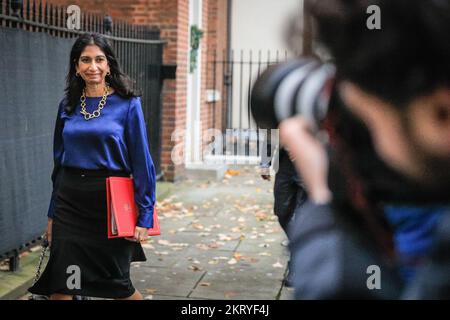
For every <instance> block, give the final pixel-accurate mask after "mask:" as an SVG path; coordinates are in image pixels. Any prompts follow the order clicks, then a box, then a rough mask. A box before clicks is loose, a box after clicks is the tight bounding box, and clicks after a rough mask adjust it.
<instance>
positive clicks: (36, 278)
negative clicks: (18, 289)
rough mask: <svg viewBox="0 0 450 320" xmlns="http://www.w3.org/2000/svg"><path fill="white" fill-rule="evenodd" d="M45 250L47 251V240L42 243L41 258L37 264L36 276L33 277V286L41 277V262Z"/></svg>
mask: <svg viewBox="0 0 450 320" xmlns="http://www.w3.org/2000/svg"><path fill="white" fill-rule="evenodd" d="M47 249H48V241H47V239H45V240H44V242H43V243H42V250H41V256H40V257H39V264H38V267H37V270H36V274H35V276H34V280H33V285H34V284H35V283H36V282H37V281H38V280H39V277H40V276H41V268H42V262H43V261H44V258H45V253H46V252H47Z"/></svg>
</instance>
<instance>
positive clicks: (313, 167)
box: [279, 116, 332, 204]
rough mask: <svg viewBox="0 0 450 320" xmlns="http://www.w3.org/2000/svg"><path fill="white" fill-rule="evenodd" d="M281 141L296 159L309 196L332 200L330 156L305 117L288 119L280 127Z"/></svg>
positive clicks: (327, 200)
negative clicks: (329, 174) (312, 131)
mask: <svg viewBox="0 0 450 320" xmlns="http://www.w3.org/2000/svg"><path fill="white" fill-rule="evenodd" d="M279 129H280V143H281V144H282V145H283V146H284V147H285V148H287V149H288V150H289V154H290V157H293V158H294V159H295V162H294V164H295V167H296V169H297V172H298V173H299V174H300V176H301V177H302V179H303V181H304V182H305V185H306V189H307V191H308V195H309V197H310V199H311V200H312V201H313V202H315V203H318V204H324V203H328V202H330V200H331V198H332V194H331V191H330V189H329V188H328V183H327V177H328V157H327V154H326V151H325V148H324V146H323V145H322V143H321V142H320V141H319V140H317V139H316V138H315V137H314V136H313V134H312V133H311V129H310V126H309V125H308V122H307V120H306V119H305V118H304V117H301V116H297V117H294V118H290V119H286V120H284V121H283V122H281V124H280V126H279Z"/></svg>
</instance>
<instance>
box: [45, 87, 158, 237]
mask: <svg viewBox="0 0 450 320" xmlns="http://www.w3.org/2000/svg"><path fill="white" fill-rule="evenodd" d="M100 99H101V97H86V110H87V111H88V112H89V113H92V112H93V111H94V110H96V109H97V107H98V103H99V101H100ZM64 102H65V99H63V100H62V101H61V102H60V103H59V108H58V115H57V118H56V125H55V132H54V141H53V155H54V169H53V173H52V177H51V179H52V182H53V192H52V197H51V201H50V206H49V210H48V216H49V217H50V218H52V217H53V216H54V213H55V212H54V211H55V198H56V191H57V187H58V183H57V178H58V174H59V172H60V168H61V166H69V167H76V168H83V169H94V170H96V169H109V170H123V171H126V172H128V173H131V174H132V175H133V183H134V191H135V201H136V205H137V207H138V209H139V218H138V223H137V225H138V226H140V227H145V228H151V227H153V208H154V204H155V190H156V174H155V167H154V165H153V160H152V158H151V156H150V151H149V146H148V142H147V132H146V127H145V121H144V114H143V112H142V107H141V100H140V98H139V97H133V98H130V99H125V98H122V97H121V96H120V95H118V94H117V93H113V94H111V95H109V96H108V97H107V100H106V105H105V107H104V108H103V109H102V110H101V115H100V117H98V118H94V119H91V120H88V121H86V120H85V119H84V116H83V115H82V114H80V110H81V106H80V103H78V104H77V106H76V108H75V111H74V113H72V114H70V115H69V114H67V113H66V112H65V110H64V106H65V103H64Z"/></svg>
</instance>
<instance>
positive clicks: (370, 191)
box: [251, 58, 450, 204]
mask: <svg viewBox="0 0 450 320" xmlns="http://www.w3.org/2000/svg"><path fill="white" fill-rule="evenodd" d="M336 78H337V75H336V68H335V66H334V65H333V64H330V63H321V62H319V61H317V60H316V59H313V58H303V59H302V58H299V59H295V60H291V61H287V62H284V63H281V64H277V65H274V66H271V67H269V68H268V69H267V70H265V71H264V72H263V73H262V74H261V76H260V77H259V78H258V79H257V80H256V82H255V84H254V86H253V88H252V92H251V111H252V115H253V118H254V119H255V122H256V124H257V125H258V127H259V128H263V129H275V128H278V125H279V123H280V122H281V121H283V120H285V119H287V118H290V117H293V116H295V115H301V116H303V117H305V118H306V119H308V120H309V122H310V124H311V125H312V126H314V127H315V129H316V131H318V130H319V129H324V127H327V129H328V130H326V131H327V133H328V135H329V137H330V141H331V145H329V146H328V147H329V150H330V158H331V159H330V160H331V161H330V171H329V174H330V176H329V184H330V187H331V189H332V191H333V193H334V195H335V196H336V195H339V194H340V195H341V196H342V197H343V198H347V199H348V197H350V198H351V197H352V195H351V192H350V194H349V190H346V185H347V184H348V181H349V180H350V179H351V178H350V177H348V176H346V175H345V174H343V172H344V171H346V170H345V169H343V167H348V165H350V166H351V167H352V168H353V169H354V173H355V174H356V175H357V176H358V177H360V178H361V180H362V181H364V188H365V190H366V194H367V195H368V197H369V198H371V199H372V200H374V201H376V202H378V201H382V202H389V203H400V204H436V203H443V204H448V203H449V202H450V193H449V192H448V191H447V190H446V189H443V188H428V187H424V186H420V185H419V184H418V183H417V182H416V181H412V180H411V179H409V178H408V177H406V176H404V175H403V174H401V173H400V172H398V171H397V170H395V169H393V168H391V167H390V166H389V165H388V164H387V163H385V162H384V161H383V160H382V159H381V158H380V156H379V155H378V153H377V152H376V150H375V147H374V144H373V141H372V137H371V134H370V132H369V130H368V128H367V127H366V126H365V124H363V123H362V121H361V120H359V119H358V118H357V117H355V116H354V115H353V114H352V113H351V112H350V111H349V110H348V108H347V107H346V106H345V103H344V102H343V101H342V99H341V97H340V95H339V93H338V92H337V90H336V82H337V81H336ZM325 122H327V123H326V126H325ZM330 129H331V130H330ZM344 159H347V160H348V162H349V163H346V164H345V163H344V162H345V161H346V160H344Z"/></svg>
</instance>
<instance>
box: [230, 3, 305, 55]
mask: <svg viewBox="0 0 450 320" xmlns="http://www.w3.org/2000/svg"><path fill="white" fill-rule="evenodd" d="M302 7H303V0H281V1H274V0H232V16H231V25H232V27H231V32H232V33H231V47H232V48H233V49H234V50H235V51H240V50H244V51H248V50H253V51H258V50H262V51H263V52H266V51H267V50H272V51H276V50H280V51H285V50H286V49H287V45H286V41H285V32H286V29H287V28H288V24H289V21H290V18H292V17H294V16H296V15H299V14H300V13H301V11H302Z"/></svg>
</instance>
